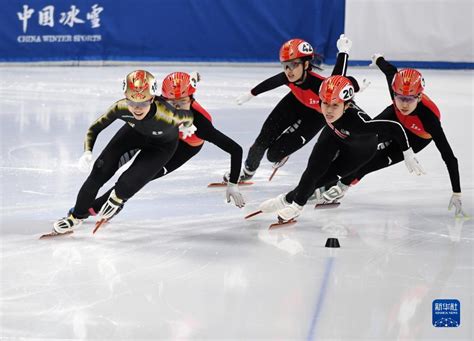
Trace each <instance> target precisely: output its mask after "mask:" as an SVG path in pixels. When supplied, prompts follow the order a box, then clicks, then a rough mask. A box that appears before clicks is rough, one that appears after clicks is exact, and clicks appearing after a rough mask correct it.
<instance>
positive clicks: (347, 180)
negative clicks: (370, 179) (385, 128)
mask: <svg viewBox="0 0 474 341" xmlns="http://www.w3.org/2000/svg"><path fill="white" fill-rule="evenodd" d="M378 119H384V120H392V121H396V122H398V120H397V118H396V116H395V113H394V112H393V107H392V106H389V107H388V108H386V109H385V110H384V111H382V112H381V113H380V114H379V115H378V116H377V117H375V118H374V120H378ZM405 132H406V134H407V136H408V141H409V142H410V147H411V148H412V149H413V151H414V152H415V153H418V152H419V151H420V150H422V149H424V148H425V147H426V146H427V145H428V144H429V143H430V142H431V140H432V139H423V138H421V137H419V136H417V135H415V134H413V133H412V132H411V131H408V130H406V129H405ZM379 142H380V143H379V147H378V150H377V152H376V153H375V156H374V157H373V158H372V159H371V160H370V162H368V163H366V164H365V165H364V166H363V167H361V168H360V169H359V170H358V171H356V172H354V173H353V174H350V175H349V176H347V177H344V178H342V179H341V182H342V183H343V184H345V185H350V184H351V183H352V182H354V181H359V180H361V179H362V178H363V177H364V176H365V175H367V174H369V173H372V172H375V171H377V170H379V169H382V168H385V167H389V166H392V165H394V164H397V163H399V162H400V161H403V160H404V157H403V152H402V150H401V148H400V146H399V145H398V144H397V143H396V142H395V141H392V140H384V139H379Z"/></svg>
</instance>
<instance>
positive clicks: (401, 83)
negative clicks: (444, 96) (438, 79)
mask: <svg viewBox="0 0 474 341" xmlns="http://www.w3.org/2000/svg"><path fill="white" fill-rule="evenodd" d="M424 88H425V81H424V79H423V76H422V75H421V73H420V72H418V71H417V70H415V69H403V70H400V71H398V72H397V74H396V75H395V77H393V81H392V90H393V91H394V92H395V93H397V94H400V95H403V96H418V95H419V94H421V93H422V92H423V89H424Z"/></svg>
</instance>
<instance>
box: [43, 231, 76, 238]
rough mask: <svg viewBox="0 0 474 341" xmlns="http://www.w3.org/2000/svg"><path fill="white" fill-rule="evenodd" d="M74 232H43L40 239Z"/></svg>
mask: <svg viewBox="0 0 474 341" xmlns="http://www.w3.org/2000/svg"><path fill="white" fill-rule="evenodd" d="M71 233H74V231H67V232H64V233H58V232H56V231H51V232H50V233H46V234H43V235H42V236H41V237H39V239H47V238H53V237H62V236H66V235H68V234H71Z"/></svg>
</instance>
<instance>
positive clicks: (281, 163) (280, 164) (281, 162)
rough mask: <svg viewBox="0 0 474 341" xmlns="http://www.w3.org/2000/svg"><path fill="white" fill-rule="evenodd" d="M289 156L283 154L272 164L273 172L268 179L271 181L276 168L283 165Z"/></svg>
mask: <svg viewBox="0 0 474 341" xmlns="http://www.w3.org/2000/svg"><path fill="white" fill-rule="evenodd" d="M289 158H290V156H285V157H284V158H283V159H281V161H280V162H277V163H275V164H274V165H273V172H272V174H271V175H270V177H269V178H268V181H272V179H273V177H274V176H275V174H276V172H277V170H278V169H279V168H281V167H283V166H284V165H285V163H286V161H288V159H289Z"/></svg>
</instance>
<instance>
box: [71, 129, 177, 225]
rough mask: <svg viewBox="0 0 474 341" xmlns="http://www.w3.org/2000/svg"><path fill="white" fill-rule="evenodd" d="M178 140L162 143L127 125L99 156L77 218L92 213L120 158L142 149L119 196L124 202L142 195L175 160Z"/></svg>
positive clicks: (121, 183)
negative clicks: (143, 188)
mask: <svg viewBox="0 0 474 341" xmlns="http://www.w3.org/2000/svg"><path fill="white" fill-rule="evenodd" d="M177 145H178V138H177V137H176V139H173V140H171V141H162V140H160V139H153V138H150V137H146V136H144V135H142V134H140V133H138V132H136V131H135V130H133V128H131V127H130V126H128V125H127V124H126V125H124V126H123V127H122V128H120V130H119V131H118V132H117V133H116V134H115V135H114V137H113V138H112V140H110V142H109V143H108V144H107V146H106V147H105V149H104V150H103V151H102V153H101V154H100V155H99V157H98V159H97V160H96V161H95V163H94V166H93V168H92V172H91V173H90V175H89V177H88V178H87V179H86V181H85V182H84V184H83V185H82V187H81V189H80V190H79V194H78V195H77V199H76V204H75V206H74V211H73V212H74V216H76V217H77V218H83V217H87V216H88V215H89V214H88V209H89V207H91V205H92V203H93V202H94V199H95V197H96V196H97V192H98V191H99V189H100V188H101V187H102V186H103V185H104V184H105V183H106V182H107V181H108V180H109V179H110V178H111V177H112V176H113V175H114V174H115V172H116V171H117V169H118V165H119V160H120V157H121V156H122V155H123V154H124V153H125V152H127V151H129V150H133V149H140V154H139V155H138V156H137V158H136V159H135V160H134V161H133V163H132V165H131V166H130V168H129V169H127V170H126V171H125V172H124V173H123V174H122V175H121V176H120V177H119V178H118V180H117V182H116V183H115V192H116V194H117V196H118V197H119V198H121V199H124V200H127V199H129V198H130V197H132V196H133V195H134V194H135V193H136V192H138V191H139V190H140V189H141V188H142V187H143V186H145V184H146V183H148V182H149V181H150V180H151V179H152V178H153V176H154V175H155V174H156V173H157V172H158V171H159V170H160V169H161V168H163V166H164V165H165V164H166V163H167V162H168V160H169V159H170V158H171V157H172V156H173V154H174V152H175V150H176V148H177Z"/></svg>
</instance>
